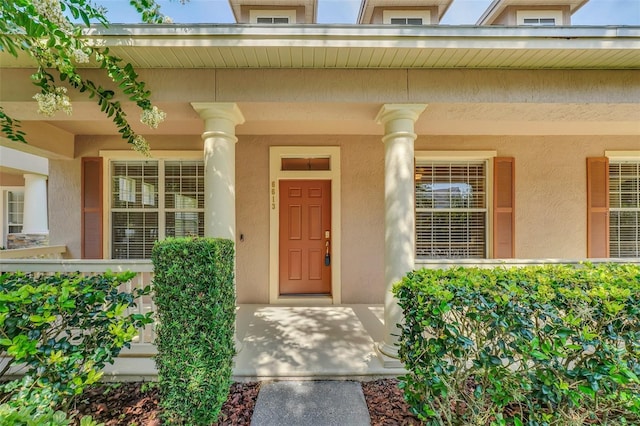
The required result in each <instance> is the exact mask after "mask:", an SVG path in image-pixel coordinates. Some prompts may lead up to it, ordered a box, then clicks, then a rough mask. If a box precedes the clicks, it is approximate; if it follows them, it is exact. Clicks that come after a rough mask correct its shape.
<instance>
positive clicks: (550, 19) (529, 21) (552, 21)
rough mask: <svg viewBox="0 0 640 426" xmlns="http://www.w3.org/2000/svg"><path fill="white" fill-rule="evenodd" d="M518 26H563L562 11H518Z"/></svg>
mask: <svg viewBox="0 0 640 426" xmlns="http://www.w3.org/2000/svg"><path fill="white" fill-rule="evenodd" d="M516 22H517V23H518V25H543V26H553V25H562V24H563V20H562V11H561V10H518V11H517V12H516Z"/></svg>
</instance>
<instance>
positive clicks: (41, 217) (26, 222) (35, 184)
mask: <svg viewBox="0 0 640 426" xmlns="http://www.w3.org/2000/svg"><path fill="white" fill-rule="evenodd" d="M22 233H23V234H48V233H49V222H48V219H47V177H46V176H44V175H37V174H31V173H27V174H25V175H24V215H23V218H22Z"/></svg>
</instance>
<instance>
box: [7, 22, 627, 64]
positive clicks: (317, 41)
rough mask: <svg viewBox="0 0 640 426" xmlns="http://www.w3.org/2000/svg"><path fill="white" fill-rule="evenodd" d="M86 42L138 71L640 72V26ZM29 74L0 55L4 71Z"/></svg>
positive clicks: (329, 29)
mask: <svg viewBox="0 0 640 426" xmlns="http://www.w3.org/2000/svg"><path fill="white" fill-rule="evenodd" d="M87 36H88V37H89V38H90V39H91V40H92V42H94V43H96V44H97V45H101V46H108V47H109V49H110V51H111V52H112V53H113V54H115V55H118V56H119V57H121V58H122V59H123V60H124V61H126V62H129V63H131V64H132V65H134V66H135V67H138V68H316V69H327V68H360V69H363V68H364V69H381V68H383V69H389V68H504V69H638V68H640V55H638V51H640V27H489V26H487V27H473V26H468V27H458V26H455V27H454V26H403V27H399V26H389V25H366V26H365V25H317V24H316V25H287V26H274V25H193V24H189V25H144V24H139V25H114V26H111V27H109V28H104V27H97V26H96V27H92V28H90V29H88V30H87ZM86 66H87V67H97V66H98V64H97V63H89V64H87V65H86ZM32 67H33V62H32V61H31V58H30V57H29V56H28V55H22V56H20V57H19V58H17V59H16V58H14V57H12V56H10V55H9V54H8V53H6V52H5V53H0V68H32Z"/></svg>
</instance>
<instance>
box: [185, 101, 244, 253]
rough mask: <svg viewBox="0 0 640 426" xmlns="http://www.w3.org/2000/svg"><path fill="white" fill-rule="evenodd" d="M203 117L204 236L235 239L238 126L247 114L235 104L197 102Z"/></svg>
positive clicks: (195, 106) (195, 104)
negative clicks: (243, 113) (244, 114)
mask: <svg viewBox="0 0 640 426" xmlns="http://www.w3.org/2000/svg"><path fill="white" fill-rule="evenodd" d="M191 106H192V107H193V109H195V110H196V112H197V113H198V114H200V117H201V118H202V119H203V120H204V133H202V139H203V141H204V169H205V172H204V178H205V190H206V192H205V200H204V235H205V236H207V237H216V238H228V239H230V240H232V241H233V242H234V243H235V241H236V146H235V145H236V142H237V141H238V138H237V137H236V125H238V124H242V123H244V117H243V115H242V112H240V109H239V108H238V105H236V104H235V103H218V102H211V103H209V102H207V103H201V102H194V103H192V104H191Z"/></svg>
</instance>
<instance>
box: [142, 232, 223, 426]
mask: <svg viewBox="0 0 640 426" xmlns="http://www.w3.org/2000/svg"><path fill="white" fill-rule="evenodd" d="M152 260H153V265H154V274H155V275H154V281H153V284H154V291H155V296H154V298H155V299H154V300H155V303H156V307H157V319H158V322H159V325H158V331H157V338H156V345H157V347H158V354H157V356H156V359H155V360H156V366H157V368H158V381H159V386H160V391H161V394H162V400H161V404H162V406H163V408H164V412H165V417H166V420H168V421H169V422H172V423H178V424H197V425H208V424H211V423H213V422H215V421H216V419H217V418H218V415H219V413H220V409H221V407H222V404H223V403H224V402H225V400H226V398H227V396H228V393H229V386H230V379H231V371H232V362H233V356H234V354H235V348H234V325H235V291H234V247H233V242H231V241H229V240H223V239H211V238H180V239H176V238H169V239H166V240H163V241H160V242H158V243H156V245H155V246H154V248H153V252H152Z"/></svg>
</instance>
